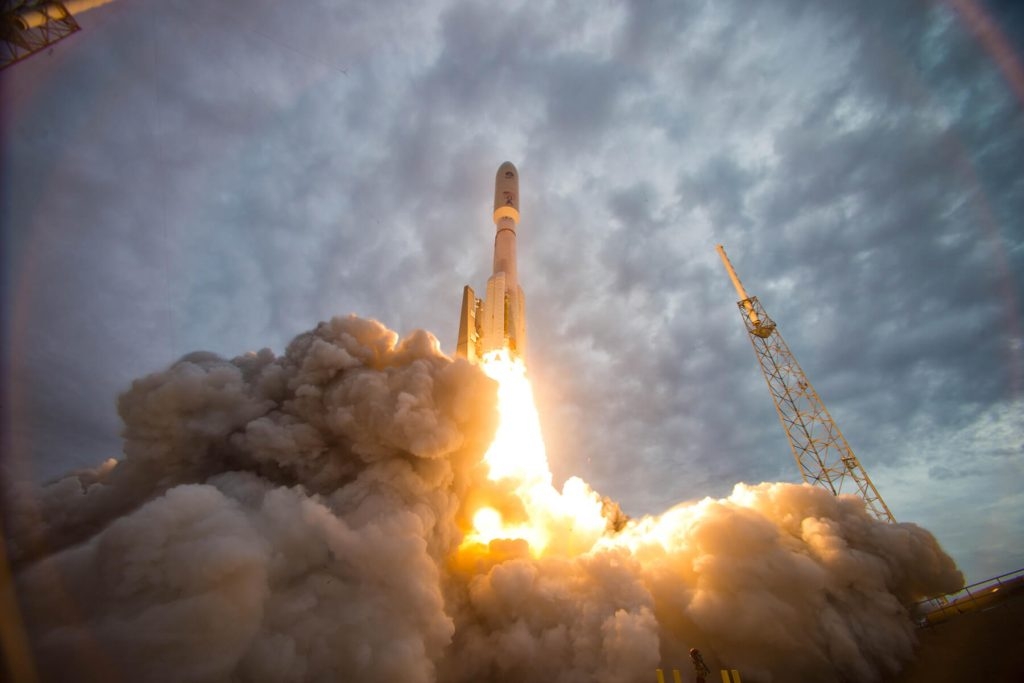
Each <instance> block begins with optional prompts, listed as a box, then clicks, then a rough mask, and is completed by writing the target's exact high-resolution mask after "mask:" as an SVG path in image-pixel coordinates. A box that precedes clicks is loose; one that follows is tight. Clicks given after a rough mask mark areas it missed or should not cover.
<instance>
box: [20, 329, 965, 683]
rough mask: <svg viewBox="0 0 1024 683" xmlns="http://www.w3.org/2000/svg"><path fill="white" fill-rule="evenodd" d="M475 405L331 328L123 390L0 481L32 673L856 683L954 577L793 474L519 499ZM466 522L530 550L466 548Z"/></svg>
mask: <svg viewBox="0 0 1024 683" xmlns="http://www.w3.org/2000/svg"><path fill="white" fill-rule="evenodd" d="M503 386H504V385H503ZM498 400H499V397H498V392H497V385H496V382H495V381H493V380H492V379H489V378H488V377H487V376H486V375H485V374H484V372H483V371H482V370H481V369H480V368H478V367H476V366H472V365H470V364H469V363H468V362H466V361H464V360H454V361H453V360H451V359H449V358H448V357H447V356H445V355H443V354H442V353H441V352H440V350H439V346H438V344H437V341H436V340H435V339H434V338H433V337H432V336H431V335H430V334H428V333H426V332H422V331H419V332H415V333H413V334H411V335H410V336H409V337H407V338H405V339H401V340H400V339H399V338H398V335H396V334H395V333H394V332H391V331H390V330H388V329H386V328H385V327H384V326H383V325H381V324H380V323H377V322H375V321H368V320H362V319H359V318H356V317H348V318H334V319H332V320H331V321H329V322H326V323H321V324H320V325H319V326H318V327H317V328H316V329H315V330H312V331H310V332H307V333H305V334H302V335H300V336H299V337H297V338H296V339H295V340H294V341H292V343H291V344H290V345H289V346H288V348H287V350H286V351H285V353H284V355H282V356H279V357H278V356H275V355H274V354H273V353H271V352H270V351H269V350H262V351H260V352H258V353H251V354H246V355H244V356H240V357H238V358H234V359H232V360H225V359H222V358H219V357H217V356H215V355H213V354H207V353H194V354H190V355H188V356H185V357H184V358H182V359H181V360H179V361H178V362H177V363H175V364H174V365H172V366H171V367H170V368H168V369H167V370H166V371H164V372H160V373H155V374H152V375H149V376H148V377H145V378H142V379H140V380H137V381H135V382H134V383H133V385H132V387H131V388H130V389H129V390H128V391H127V392H126V393H124V394H123V395H122V396H121V397H120V399H119V401H118V410H119V412H120V415H121V417H122V419H123V420H124V454H123V458H122V459H120V460H119V461H114V460H110V461H108V462H107V463H104V464H103V465H101V466H100V467H99V468H97V469H96V470H94V471H89V472H80V473H76V474H73V475H71V476H69V477H67V478H65V479H63V480H61V481H58V482H56V483H54V484H51V485H49V486H46V487H42V488H40V489H36V488H34V487H31V486H28V485H10V486H9V487H8V489H9V490H8V491H7V510H6V514H5V520H6V523H7V526H8V541H9V546H10V548H11V552H12V556H13V557H14V558H15V562H16V588H17V591H18V597H19V599H20V602H21V606H22V611H23V614H24V616H25V621H26V627H27V629H28V632H29V636H30V639H31V643H32V647H33V651H34V655H35V658H36V661H37V663H38V666H39V668H40V669H41V672H42V677H43V678H44V680H53V681H58V680H104V681H108V680H140V681H225V680H239V681H335V680H346V681H368V682H369V681H374V682H376V681H384V680H403V681H413V682H424V683H426V682H430V681H442V682H459V681H495V682H505V681H526V680H545V681H556V682H562V683H571V682H576V681H581V682H582V681H601V682H602V683H614V682H618V681H623V682H625V681H638V680H652V679H653V675H654V671H653V670H654V669H655V668H657V667H658V666H664V667H667V668H672V667H678V668H682V669H684V670H686V666H685V665H686V662H688V656H687V651H688V650H689V648H691V647H697V648H699V649H700V650H701V651H702V652H703V653H704V657H705V660H706V661H707V662H708V665H709V666H710V667H711V668H712V670H715V669H716V668H719V667H729V668H734V669H739V670H740V671H741V672H742V674H743V678H744V680H747V681H753V682H757V681H786V680H815V681H876V680H879V679H880V678H881V677H882V676H883V675H886V674H888V673H890V672H893V671H896V670H897V669H898V668H899V667H900V666H901V664H902V663H903V662H905V661H906V660H907V659H908V658H909V657H910V656H911V654H912V650H913V646H914V628H913V624H912V622H911V620H910V618H909V616H908V613H907V605H909V604H910V603H911V602H913V601H914V600H916V599H918V598H920V597H924V596H929V595H934V594H939V593H944V592H947V591H951V590H955V589H956V588H958V587H959V586H960V585H961V584H962V580H963V577H962V576H961V575H960V572H959V571H957V569H956V567H955V565H954V563H953V561H952V560H951V559H950V558H949V557H948V556H947V555H946V554H945V553H944V552H943V551H942V549H941V548H940V547H939V546H938V544H937V542H936V541H935V539H934V537H933V536H932V535H931V534H930V533H929V532H927V531H926V530H924V529H921V528H920V527H918V526H916V525H914V524H909V523H901V524H885V523H881V522H878V521H876V520H874V519H873V518H872V517H871V516H869V515H868V514H867V512H866V511H865V509H864V505H863V503H862V502H861V501H859V500H858V499H856V498H852V497H845V496H841V497H838V498H837V497H834V496H831V495H829V494H828V493H827V492H825V491H824V490H822V489H819V488H811V487H809V486H797V485H790V484H778V483H775V484H772V483H765V484H758V485H745V484H737V485H736V487H735V489H734V490H733V492H732V494H731V495H730V496H729V497H727V498H724V499H721V500H712V499H710V498H708V499H704V500H702V501H698V502H690V503H683V504H680V505H678V506H676V507H673V508H672V509H670V510H668V511H666V512H664V513H663V514H661V515H658V516H651V517H644V518H642V519H633V520H627V519H626V518H625V517H624V516H623V515H622V513H621V511H619V510H618V506H616V505H615V504H614V502H613V501H610V500H608V499H602V498H601V496H599V495H598V494H597V493H596V492H594V491H592V490H591V489H590V487H589V486H587V485H586V483H584V482H582V481H581V480H579V479H576V478H573V479H570V480H569V481H568V482H566V485H565V487H564V488H563V490H562V491H561V492H557V491H555V490H554V489H553V488H551V489H550V493H547V492H546V491H548V489H544V488H543V487H550V474H548V479H547V480H543V477H540V479H541V480H542V481H540V483H539V484H538V486H541V487H542V488H541V489H534V491H535V493H534V494H531V495H536V496H539V497H536V498H530V499H529V500H525V499H524V497H523V496H524V494H523V493H522V487H521V486H519V487H518V488H517V485H516V482H514V481H511V480H509V479H508V478H495V479H492V478H490V477H489V469H488V464H487V462H486V460H485V454H487V452H488V448H489V447H490V445H491V442H492V439H494V437H495V433H496V431H498V420H499V413H498V409H497V407H498ZM502 412H504V410H503V411H502ZM528 455H529V454H524V455H523V457H524V460H525V458H526V457H527V456H528ZM620 455H621V454H607V455H606V457H620ZM544 462H545V463H546V461H544ZM536 491H542V494H536ZM548 500H556V501H557V505H555V507H552V508H550V510H555V512H550V510H549V511H548V512H546V513H544V514H539V513H537V512H536V508H537V507H538V506H540V505H541V502H543V501H548ZM538 501H541V502H538ZM544 504H545V505H546V504H547V503H544ZM558 506H563V507H558ZM485 509H486V510H490V512H488V513H486V514H485V515H483V516H481V519H483V520H484V521H476V522H475V521H474V515H477V513H479V512H480V511H481V510H485ZM574 510H575V511H576V512H572V511H574ZM567 511H569V512H567ZM490 515H493V519H495V520H499V521H495V522H493V523H494V524H500V523H501V522H500V520H501V519H505V520H506V521H507V522H508V523H509V524H528V523H534V524H544V525H547V526H546V527H545V529H544V531H545V536H544V538H545V539H546V541H545V545H544V546H543V548H541V547H539V546H536V544H535V546H534V547H531V545H530V542H529V541H527V540H524V539H523V537H521V536H514V535H513V536H511V537H508V538H504V537H502V535H501V533H500V530H499V532H496V535H495V534H491V536H490V537H488V538H482V537H481V534H480V529H479V528H474V525H475V524H476V525H477V527H479V526H480V525H481V524H484V523H485V522H486V523H488V524H490V523H492V522H487V519H491V516H490ZM538 515H539V516H538ZM485 518H486V519H485ZM538 519H541V520H542V521H541V522H538V521H537V520H538ZM576 519H578V520H585V522H586V523H584V522H583V521H581V522H580V523H579V524H575V523H574V522H573V520H576ZM594 520H597V521H598V522H600V524H597V525H595V524H594V523H593V522H594ZM506 535H508V534H506ZM474 539H476V540H474ZM713 675H714V674H713Z"/></svg>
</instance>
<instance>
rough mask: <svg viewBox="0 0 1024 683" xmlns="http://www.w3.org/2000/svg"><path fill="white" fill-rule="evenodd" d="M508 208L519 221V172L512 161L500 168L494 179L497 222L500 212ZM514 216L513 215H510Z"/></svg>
mask: <svg viewBox="0 0 1024 683" xmlns="http://www.w3.org/2000/svg"><path fill="white" fill-rule="evenodd" d="M505 207H507V208H508V209H509V210H511V211H512V212H514V218H515V220H516V221H517V222H518V221H519V172H518V171H517V170H516V167H515V166H514V165H513V164H512V162H511V161H506V162H505V163H503V164H502V165H501V166H499V167H498V173H497V175H496V176H495V177H494V212H495V214H494V215H495V218H494V220H495V222H497V220H498V218H499V216H498V212H499V210H502V209H504V208H505ZM510 215H512V214H510Z"/></svg>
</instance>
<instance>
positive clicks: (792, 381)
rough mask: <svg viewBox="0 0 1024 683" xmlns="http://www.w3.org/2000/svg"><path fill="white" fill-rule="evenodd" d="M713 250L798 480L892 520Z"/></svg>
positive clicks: (773, 332)
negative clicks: (853, 498)
mask: <svg viewBox="0 0 1024 683" xmlns="http://www.w3.org/2000/svg"><path fill="white" fill-rule="evenodd" d="M716 250H717V251H718V255H719V256H720V257H721V259H722V263H723V265H724V266H725V269H726V272H728V274H729V279H731V280H732V284H733V286H734V287H735V288H736V294H737V295H738V296H739V299H740V300H739V301H738V302H737V304H736V305H737V306H739V309H740V314H741V316H742V318H743V325H744V327H745V328H746V331H747V335H748V336H749V337H750V344H751V346H753V348H754V355H755V356H757V362H758V364H759V365H760V366H761V373H762V374H763V375H764V379H765V382H767V384H768V391H769V393H770V394H771V396H772V402H773V403H774V404H775V410H776V412H777V413H778V415H779V422H781V423H782V428H783V430H784V431H785V432H786V438H787V439H788V440H789V446H790V448H791V449H792V451H793V457H794V458H795V459H796V464H797V467H798V468H799V469H800V474H801V476H802V477H803V479H804V481H805V482H807V483H809V484H811V485H813V486H820V487H822V488H825V489H828V490H829V491H831V492H832V494H833V495H837V496H838V495H840V494H843V493H852V494H856V495H859V496H860V497H861V498H863V499H864V503H865V505H866V507H867V510H868V512H870V513H871V515H873V516H874V517H875V518H877V519H879V520H881V521H883V522H895V521H896V518H895V517H893V514H892V512H891V511H890V510H889V506H888V505H886V504H885V501H884V500H882V496H881V494H879V493H878V489H877V488H875V485H874V483H873V482H872V481H871V478H870V477H869V476H868V473H867V472H865V471H864V468H863V467H862V466H861V464H860V461H859V460H858V459H857V456H856V455H854V453H853V449H852V448H850V444H849V443H847V441H846V438H845V437H844V436H843V433H842V432H841V431H839V427H838V426H837V425H836V423H835V420H833V419H832V415H831V414H830V413H829V412H828V409H827V408H826V407H825V403H824V402H823V401H822V400H821V397H820V396H818V392H817V391H815V390H814V387H813V386H812V385H811V382H810V380H808V379H807V375H806V374H805V373H804V371H803V369H802V368H801V367H800V364H799V363H797V360H796V357H795V356H793V352H792V351H790V350H789V346H788V345H787V344H786V342H785V340H784V339H783V338H782V335H781V334H780V333H779V330H778V328H777V327H776V325H775V322H774V321H772V319H771V318H769V317H768V313H767V312H766V311H765V310H764V307H763V306H762V305H761V302H760V301H758V300H757V297H756V296H747V292H746V290H745V289H744V288H743V284H742V283H741V282H740V279H739V277H738V276H737V275H736V271H735V270H734V269H733V267H732V263H730V261H729V257H728V256H726V254H725V249H724V248H723V247H722V245H721V244H719V245H718V246H717V247H716Z"/></svg>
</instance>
